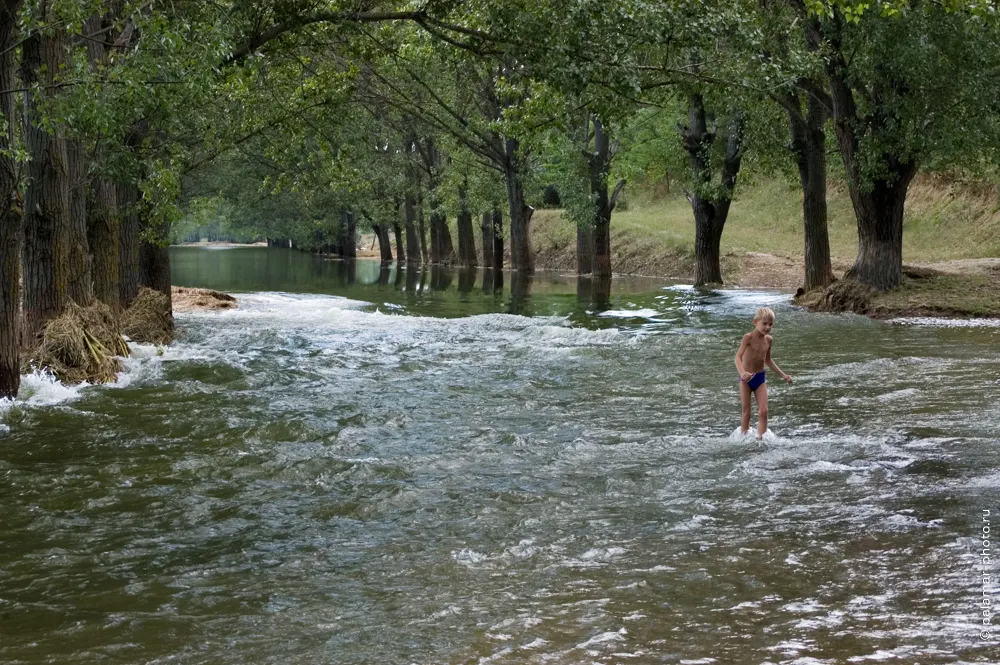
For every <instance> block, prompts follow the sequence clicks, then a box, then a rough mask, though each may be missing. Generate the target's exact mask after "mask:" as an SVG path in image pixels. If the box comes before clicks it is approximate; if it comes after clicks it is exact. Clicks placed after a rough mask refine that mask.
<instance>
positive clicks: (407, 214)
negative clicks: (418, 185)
mask: <svg viewBox="0 0 1000 665" xmlns="http://www.w3.org/2000/svg"><path fill="white" fill-rule="evenodd" d="M416 204H417V201H416V198H415V197H414V196H413V194H410V193H407V194H406V198H405V199H404V201H403V214H404V219H405V221H406V262H407V263H409V264H412V265H419V264H420V240H419V239H418V238H417V227H416V221H417V210H416Z"/></svg>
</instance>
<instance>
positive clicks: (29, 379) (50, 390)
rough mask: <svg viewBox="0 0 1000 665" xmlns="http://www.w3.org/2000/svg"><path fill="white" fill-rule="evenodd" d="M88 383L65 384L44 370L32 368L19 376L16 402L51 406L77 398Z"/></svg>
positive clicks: (27, 404)
mask: <svg viewBox="0 0 1000 665" xmlns="http://www.w3.org/2000/svg"><path fill="white" fill-rule="evenodd" d="M89 385H90V384H89V383H81V384H78V385H75V386H67V385H64V384H62V383H60V382H59V380H58V379H57V378H56V377H55V376H54V375H53V374H52V373H51V372H48V371H45V370H38V369H36V370H34V371H32V372H31V373H30V374H25V375H23V376H21V389H20V390H19V391H18V392H17V402H20V403H21V404H24V405H26V406H52V405H55V404H62V403H65V402H71V401H73V400H76V399H79V398H80V396H81V393H82V391H83V390H84V388H87V387H88V386H89Z"/></svg>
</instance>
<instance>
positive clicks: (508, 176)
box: [494, 138, 535, 274]
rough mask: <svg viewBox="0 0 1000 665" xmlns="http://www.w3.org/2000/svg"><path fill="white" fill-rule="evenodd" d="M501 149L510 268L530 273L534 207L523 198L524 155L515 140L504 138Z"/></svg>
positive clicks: (532, 264)
mask: <svg viewBox="0 0 1000 665" xmlns="http://www.w3.org/2000/svg"><path fill="white" fill-rule="evenodd" d="M504 150H505V157H506V158H505V160H504V181H505V183H506V185H507V203H508V205H509V207H510V262H511V267H512V268H513V269H514V270H517V271H519V272H525V273H528V274H530V273H533V272H534V271H535V257H534V255H533V253H532V251H531V215H532V214H533V213H534V212H535V209H534V208H532V207H531V206H529V205H528V203H527V201H526V200H525V197H524V181H523V174H522V172H521V171H522V168H523V167H522V163H523V162H524V161H525V157H526V155H525V154H524V150H522V149H521V145H520V143H519V142H518V140H517V139H511V138H508V139H506V140H505V141H504ZM494 265H496V264H494Z"/></svg>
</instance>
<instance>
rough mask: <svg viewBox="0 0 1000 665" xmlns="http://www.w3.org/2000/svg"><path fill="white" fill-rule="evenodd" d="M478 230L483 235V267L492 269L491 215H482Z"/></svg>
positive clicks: (485, 213)
mask: <svg viewBox="0 0 1000 665" xmlns="http://www.w3.org/2000/svg"><path fill="white" fill-rule="evenodd" d="M479 228H480V230H481V231H482V233H483V267H484V268H492V267H493V215H491V214H490V213H488V212H484V213H483V217H482V220H481V221H480V223H479Z"/></svg>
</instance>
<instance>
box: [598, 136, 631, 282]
mask: <svg viewBox="0 0 1000 665" xmlns="http://www.w3.org/2000/svg"><path fill="white" fill-rule="evenodd" d="M593 120H594V153H593V155H592V157H591V160H590V194H591V196H592V197H593V200H594V229H593V239H592V249H591V251H592V255H593V262H592V264H591V270H592V271H593V273H594V275H596V276H599V277H602V278H603V277H611V213H612V212H613V211H614V209H615V204H616V203H617V201H618V196H619V195H620V194H621V192H622V188H623V187H625V181H624V180H619V181H618V184H616V185H615V189H614V192H613V193H612V194H611V196H608V174H609V173H610V171H611V140H610V136H609V135H608V133H607V132H606V131H605V130H604V124H603V123H602V122H601V121H600V119H598V118H596V117H595V118H594V119H593Z"/></svg>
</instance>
